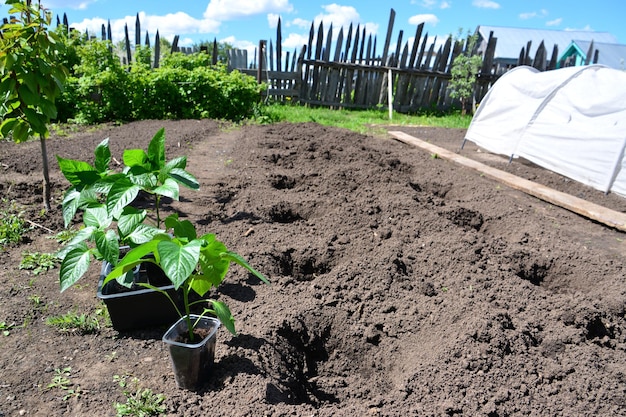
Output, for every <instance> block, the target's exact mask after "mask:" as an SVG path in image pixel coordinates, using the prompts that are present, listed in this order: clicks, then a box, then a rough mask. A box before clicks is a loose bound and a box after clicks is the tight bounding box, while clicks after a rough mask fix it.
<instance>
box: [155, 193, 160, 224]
mask: <svg viewBox="0 0 626 417" xmlns="http://www.w3.org/2000/svg"><path fill="white" fill-rule="evenodd" d="M154 196H155V202H154V208H155V212H156V223H157V229H160V228H161V215H160V213H159V207H160V206H161V196H160V195H159V194H155V195H154Z"/></svg>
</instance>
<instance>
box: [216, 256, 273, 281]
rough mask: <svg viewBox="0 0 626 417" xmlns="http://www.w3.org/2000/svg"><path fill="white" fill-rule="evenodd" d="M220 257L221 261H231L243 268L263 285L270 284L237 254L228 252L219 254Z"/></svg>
mask: <svg viewBox="0 0 626 417" xmlns="http://www.w3.org/2000/svg"><path fill="white" fill-rule="evenodd" d="M220 257H221V258H222V259H228V260H229V261H232V262H234V263H236V264H237V265H240V266H243V267H244V268H245V269H247V270H248V271H249V272H250V273H252V275H254V276H255V277H257V278H258V279H260V280H261V281H263V282H264V283H266V284H269V283H270V281H269V280H268V279H267V278H266V277H265V276H264V275H263V274H262V273H260V272H259V271H257V270H256V269H254V268H253V267H251V266H250V264H248V262H247V261H246V260H245V259H243V258H242V257H241V256H240V255H239V254H236V253H235V252H230V251H228V252H223V253H221V254H220Z"/></svg>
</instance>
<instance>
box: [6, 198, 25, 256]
mask: <svg viewBox="0 0 626 417" xmlns="http://www.w3.org/2000/svg"><path fill="white" fill-rule="evenodd" d="M0 203H1V204H2V208H0V246H2V247H3V248H4V247H7V246H13V245H17V244H18V243H20V242H21V241H22V239H23V237H24V234H25V233H26V232H27V231H29V230H30V227H28V226H27V225H26V220H24V217H23V214H22V212H21V211H19V209H18V208H17V206H16V205H15V202H8V201H7V199H5V198H3V199H2V201H1V202H0Z"/></svg>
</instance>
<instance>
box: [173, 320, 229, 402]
mask: <svg viewBox="0 0 626 417" xmlns="http://www.w3.org/2000/svg"><path fill="white" fill-rule="evenodd" d="M190 317H191V321H192V323H196V321H197V324H196V325H195V328H196V329H202V330H203V331H204V332H205V333H206V335H205V336H204V338H203V339H201V340H198V341H197V342H196V343H193V344H190V343H184V342H182V341H181V340H182V338H183V337H184V336H185V335H186V334H187V330H188V329H187V322H186V320H185V318H184V317H183V318H181V319H179V320H178V321H177V322H176V323H174V325H173V326H172V327H170V328H169V330H168V331H167V332H165V334H164V335H163V339H162V340H163V342H165V343H166V344H167V345H168V347H169V352H170V361H171V363H172V368H173V370H174V376H175V377H176V385H177V386H178V388H182V389H186V390H191V391H194V390H196V389H198V388H200V387H201V386H202V385H203V384H204V382H206V380H207V378H208V376H209V374H210V370H211V367H212V365H213V363H214V361H215V343H216V339H217V330H218V329H219V327H220V324H221V323H220V321H219V320H218V319H216V318H213V317H207V316H202V317H201V316H198V315H196V314H191V315H190ZM198 319H199V320H198Z"/></svg>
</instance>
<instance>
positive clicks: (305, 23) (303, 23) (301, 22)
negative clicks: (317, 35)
mask: <svg viewBox="0 0 626 417" xmlns="http://www.w3.org/2000/svg"><path fill="white" fill-rule="evenodd" d="M287 26H297V27H299V28H303V29H308V28H309V27H310V26H311V21H310V20H305V19H300V18H299V17H297V18H295V19H293V20H292V21H291V22H288V23H287Z"/></svg>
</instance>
